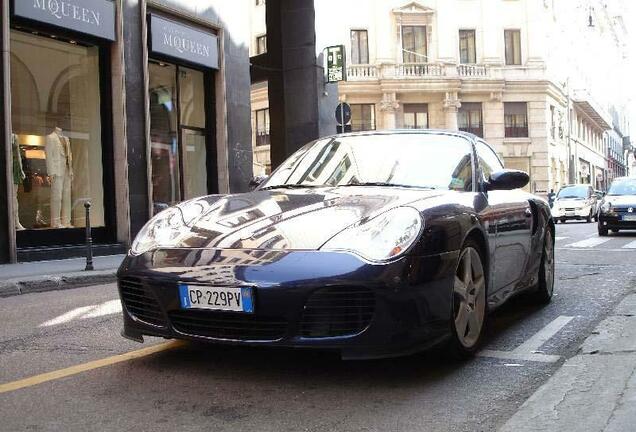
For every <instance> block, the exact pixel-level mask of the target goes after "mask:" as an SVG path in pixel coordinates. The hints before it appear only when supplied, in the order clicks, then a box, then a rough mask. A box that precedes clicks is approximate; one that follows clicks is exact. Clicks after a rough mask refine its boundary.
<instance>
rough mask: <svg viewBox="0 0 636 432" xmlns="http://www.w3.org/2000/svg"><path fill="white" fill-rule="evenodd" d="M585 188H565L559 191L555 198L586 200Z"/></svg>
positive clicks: (586, 189)
mask: <svg viewBox="0 0 636 432" xmlns="http://www.w3.org/2000/svg"><path fill="white" fill-rule="evenodd" d="M587 191H588V188H587V186H566V187H564V188H563V189H561V190H560V191H559V194H558V195H557V198H587Z"/></svg>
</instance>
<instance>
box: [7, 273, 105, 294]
mask: <svg viewBox="0 0 636 432" xmlns="http://www.w3.org/2000/svg"><path fill="white" fill-rule="evenodd" d="M116 280H117V269H112V270H96V271H90V272H87V271H78V272H73V273H66V274H63V275H44V276H37V277H34V278H31V279H24V278H16V279H7V280H5V281H2V282H0V297H11V296H16V295H21V294H30V293H39V292H45V291H57V290H65V289H71V288H80V287H85V286H91V285H101V284H106V283H112V282H115V281H116Z"/></svg>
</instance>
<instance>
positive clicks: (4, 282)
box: [0, 255, 125, 297]
mask: <svg viewBox="0 0 636 432" xmlns="http://www.w3.org/2000/svg"><path fill="white" fill-rule="evenodd" d="M124 256H125V255H109V256H99V257H94V258H93V266H94V267H95V270H93V271H84V267H85V265H86V259H85V258H71V259H64V260H53V261H35V262H27V263H19V264H2V265H0V297H8V296H12V295H19V294H27V293H32V292H42V291H51V290H59V289H67V288H75V287H80V286H87V285H98V284H102V283H111V282H114V281H115V273H116V272H117V268H118V267H119V264H120V263H121V261H122V260H123V259H124Z"/></svg>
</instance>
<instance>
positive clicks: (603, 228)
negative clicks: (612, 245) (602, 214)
mask: <svg viewBox="0 0 636 432" xmlns="http://www.w3.org/2000/svg"><path fill="white" fill-rule="evenodd" d="M607 234H608V232H607V227H606V226H603V225H601V223H600V222H599V223H598V235H599V236H600V237H605V236H607Z"/></svg>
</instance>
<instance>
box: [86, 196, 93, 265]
mask: <svg viewBox="0 0 636 432" xmlns="http://www.w3.org/2000/svg"><path fill="white" fill-rule="evenodd" d="M84 208H85V209H86V268H84V271H90V270H95V269H94V267H93V236H92V232H91V202H90V201H86V202H85V203H84Z"/></svg>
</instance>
